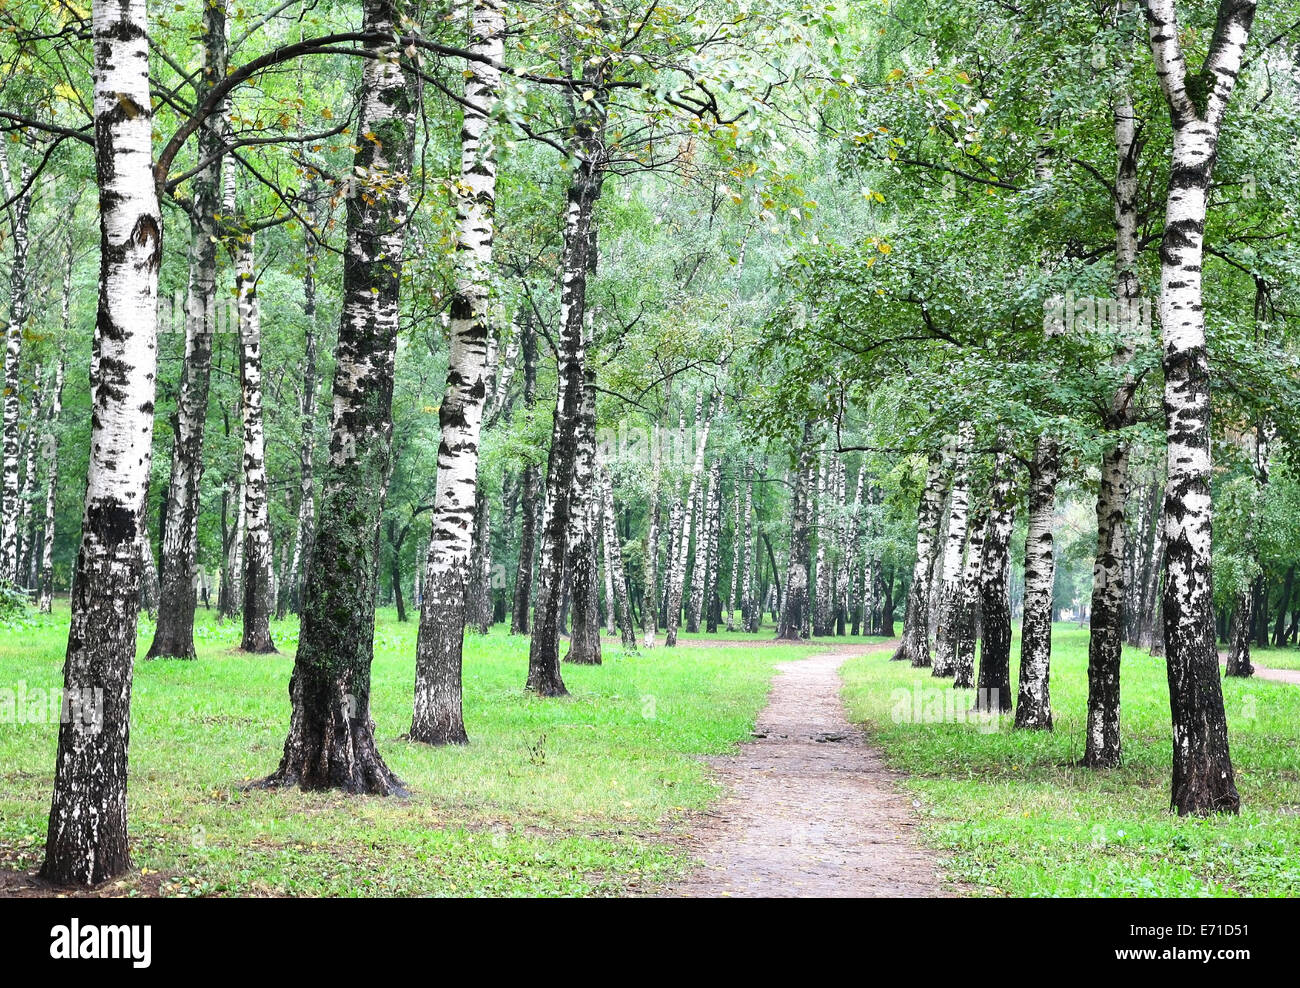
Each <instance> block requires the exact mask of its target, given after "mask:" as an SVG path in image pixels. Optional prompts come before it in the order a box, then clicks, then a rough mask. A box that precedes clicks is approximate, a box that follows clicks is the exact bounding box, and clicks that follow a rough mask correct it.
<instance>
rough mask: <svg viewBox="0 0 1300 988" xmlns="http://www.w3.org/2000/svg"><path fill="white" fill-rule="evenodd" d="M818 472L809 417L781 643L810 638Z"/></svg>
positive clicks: (793, 506) (793, 511)
mask: <svg viewBox="0 0 1300 988" xmlns="http://www.w3.org/2000/svg"><path fill="white" fill-rule="evenodd" d="M816 469H817V451H816V445H815V443H814V424H813V420H812V419H811V418H810V419H808V420H806V421H805V423H804V430H803V441H802V442H801V443H800V445H799V450H798V460H797V462H796V464H795V470H794V494H793V496H792V497H791V499H790V557H789V560H788V561H787V565H786V576H785V596H784V600H782V602H781V611H780V614H781V616H780V619H779V620H778V621H777V628H776V637H777V640H779V641H780V640H790V641H798V640H800V639H804V638H807V637H808V633H807V631H806V630H805V629H806V627H807V624H808V621H809V615H808V570H809V566H810V563H811V553H812V546H811V543H810V539H809V532H808V529H809V516H810V514H811V511H812V509H811V506H810V505H809V501H810V500H811V498H810V494H811V487H812V484H814V483H816V481H815V479H814V478H813V471H815V470H816ZM770 548H771V547H770V545H769V550H770ZM773 569H774V570H775V564H773Z"/></svg>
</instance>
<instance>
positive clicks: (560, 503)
mask: <svg viewBox="0 0 1300 988" xmlns="http://www.w3.org/2000/svg"><path fill="white" fill-rule="evenodd" d="M588 66H589V67H588V68H587V69H586V70H584V71H586V72H590V73H592V76H591V77H590V78H584V85H586V86H588V87H589V90H588V91H590V92H592V93H593V97H592V98H591V99H590V100H584V101H582V104H581V106H578V105H577V103H575V104H574V107H573V114H574V116H573V139H572V146H571V148H570V150H571V153H572V156H573V157H574V158H575V159H576V162H577V163H576V165H575V166H573V167H572V168H571V171H570V174H569V187H568V194H567V202H566V208H565V216H564V251H563V259H562V261H561V268H562V271H563V275H562V284H561V288H560V320H559V323H560V324H559V340H558V354H557V360H558V384H557V389H556V399H555V420H554V424H553V428H552V432H551V449H550V454H549V457H548V460H547V468H546V508H545V513H544V515H543V524H542V550H541V560H540V568H539V570H538V579H537V603H536V606H535V607H534V610H533V625H534V627H533V635H532V641H531V643H530V648H529V653H528V679H527V683H526V685H527V688H528V689H529V690H532V691H533V692H535V693H537V694H538V695H540V696H565V695H567V693H568V690H567V689H565V686H564V680H563V678H562V677H561V676H560V604H561V597H562V590H563V581H564V572H565V566H566V559H567V550H568V541H569V525H570V514H571V512H572V485H573V477H574V468H575V464H576V462H577V457H578V444H577V430H578V418H579V416H580V415H581V413H582V401H583V390H584V384H585V366H586V357H587V354H586V306H587V275H588V272H589V271H590V270H591V268H592V266H593V265H592V261H593V257H592V254H593V252H594V250H595V247H596V240H595V225H594V224H595V213H596V202H597V200H598V199H599V198H600V193H601V189H602V186H603V184H604V176H605V165H606V162H605V160H604V128H605V100H604V97H603V96H601V95H600V92H601V81H602V79H603V71H602V70H601V69H600V68H599V66H593V65H590V63H588Z"/></svg>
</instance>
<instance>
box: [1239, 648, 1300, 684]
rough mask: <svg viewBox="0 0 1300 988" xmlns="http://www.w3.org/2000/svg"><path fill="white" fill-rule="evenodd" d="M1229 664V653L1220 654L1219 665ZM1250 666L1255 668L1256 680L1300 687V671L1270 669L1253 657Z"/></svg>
mask: <svg viewBox="0 0 1300 988" xmlns="http://www.w3.org/2000/svg"><path fill="white" fill-rule="evenodd" d="M1227 664H1228V653H1227V652H1220V653H1219V665H1221V666H1226V665H1227ZM1250 664H1251V665H1252V666H1254V667H1255V678H1257V679H1267V680H1270V681H1271V682H1274V683H1291V684H1292V685H1294V686H1300V669H1270V668H1269V667H1268V666H1262V665H1260V664H1259V660H1258V659H1257V658H1255V657H1254V656H1253V655H1252V656H1251V657H1250Z"/></svg>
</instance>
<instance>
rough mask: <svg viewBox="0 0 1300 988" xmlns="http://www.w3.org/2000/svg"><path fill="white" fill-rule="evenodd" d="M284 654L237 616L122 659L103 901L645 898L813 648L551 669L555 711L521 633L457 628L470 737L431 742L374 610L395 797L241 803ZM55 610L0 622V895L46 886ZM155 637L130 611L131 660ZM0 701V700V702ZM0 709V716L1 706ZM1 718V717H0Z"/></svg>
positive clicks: (253, 774) (732, 648) (389, 614)
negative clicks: (561, 682)
mask: <svg viewBox="0 0 1300 988" xmlns="http://www.w3.org/2000/svg"><path fill="white" fill-rule="evenodd" d="M272 631H273V635H274V638H275V641H276V644H277V645H278V647H279V648H280V650H281V651H280V654H277V655H270V656H256V655H248V654H245V653H242V652H240V651H238V649H237V648H236V645H237V643H238V639H239V625H238V624H237V623H226V624H218V623H217V622H216V621H215V620H214V619H213V616H212V614H211V612H208V611H200V613H199V621H198V624H197V627H196V644H197V647H198V651H199V658H198V661H196V662H182V661H173V660H163V661H144V660H143V659H141V660H140V661H137V663H136V667H135V683H134V689H133V697H132V709H131V766H130V768H131V775H130V794H129V800H130V834H131V852H132V859H133V862H134V864H135V866H136V867H135V870H134V871H133V872H131V873H130V874H128V875H127V876H126V877H125V878H123V879H122V880H121V881H118V882H114V883H112V884H110V885H108V886H106V887H104V888H101V889H100V890H98V893H97V894H100V895H111V896H148V895H165V896H195V895H251V896H278V895H305V896H310V895H331V896H355V895H435V896H437V895H451V896H459V895H467V896H480V895H540V896H554V895H597V896H615V895H643V894H647V893H649V894H655V893H656V892H658V891H659V890H661V889H662V888H664V887H665V886H667V885H669V884H671V883H673V882H676V881H678V880H680V879H681V878H682V877H683V876H684V875H685V874H686V873H687V872H688V871H689V870H690V868H691V867H692V863H691V858H690V854H689V852H688V851H687V850H685V849H684V848H682V847H681V845H680V844H679V843H678V842H676V841H675V840H674V839H673V838H672V835H673V834H674V833H676V832H679V831H680V830H682V829H684V828H685V827H686V826H687V825H688V821H691V820H694V819H695V818H696V817H695V815H696V814H697V813H699V812H701V811H703V810H705V809H706V808H707V807H708V806H710V805H711V804H712V803H713V802H714V801H715V800H716V799H717V798H718V797H719V796H720V795H721V790H720V787H719V785H718V784H717V782H716V781H714V780H713V779H711V778H710V774H709V768H708V765H707V764H706V762H705V761H704V759H705V758H707V757H708V756H713V755H722V754H726V753H728V752H731V751H734V750H735V749H736V746H737V745H738V744H739V743H740V742H741V741H743V740H746V739H748V738H749V737H750V732H751V730H752V729H753V726H754V722H755V719H756V718H757V716H758V714H759V711H760V710H761V709H762V707H763V705H764V703H765V701H766V698H767V695H768V689H769V684H770V682H771V679H772V676H773V673H774V670H775V668H776V666H777V664H778V663H781V662H785V661H788V660H791V659H798V658H802V657H804V656H807V655H811V654H813V653H815V652H817V651H819V649H821V648H824V647H825V646H819V645H817V644H802V645H780V646H773V647H764V648H756V647H754V646H755V644H756V641H757V640H760V638H761V637H767V638H770V637H771V635H772V631H771V630H770V629H765V631H763V632H760V633H759V636H755V639H754V640H752V641H732V642H728V643H721V642H713V641H710V642H709V644H708V647H703V641H701V640H700V639H699V638H698V637H697V636H693V635H685V636H683V639H682V641H681V644H680V645H679V646H678V647H677V648H675V649H666V648H663V647H662V635H661V637H660V643H661V644H660V647H658V648H655V649H653V650H650V651H647V650H644V649H643V650H642V651H641V652H640V653H639V654H637V655H625V654H623V653H622V650H621V649H620V648H619V647H618V646H617V643H613V642H606V645H605V664H604V665H603V666H599V667H586V666H570V665H567V664H566V665H565V666H564V667H563V675H564V679H565V682H566V684H567V685H568V687H569V690H570V693H571V694H572V695H571V696H570V697H568V698H565V699H561V700H541V699H538V698H536V697H533V696H530V695H528V694H526V693H525V692H524V690H523V680H524V676H525V672H526V669H527V666H528V642H527V639H526V638H523V637H519V636H513V637H512V636H510V635H508V634H506V632H505V630H504V628H502V627H501V626H498V627H497V628H495V629H494V630H493V632H492V633H491V634H489V635H487V636H482V635H469V636H467V639H466V652H465V719H466V724H467V727H468V729H469V734H470V739H471V743H470V744H469V745H467V746H465V747H460V748H450V749H448V748H443V749H433V748H428V747H425V746H423V745H416V744H411V743H410V742H407V741H405V740H403V739H402V735H403V734H404V733H405V732H406V731H407V729H408V727H409V726H410V718H411V697H412V691H413V683H414V656H415V637H416V623H415V622H414V621H409V622H406V623H400V622H398V621H397V620H396V619H395V614H394V612H393V611H392V610H391V609H387V608H385V609H381V611H380V614H379V622H378V627H377V629H376V638H375V661H374V667H373V695H372V699H373V706H372V712H373V715H374V719H375V722H376V734H377V739H378V743H379V749H380V752H381V753H382V755H383V757H384V759H385V760H386V761H387V763H388V765H389V766H390V767H391V768H392V769H393V770H394V771H395V772H396V773H397V774H398V776H399V777H401V778H402V779H403V781H404V782H406V784H407V786H408V787H409V788H410V790H411V792H412V796H411V797H410V798H408V799H380V798H356V797H347V796H341V795H339V794H334V793H303V792H299V791H297V790H288V791H267V790H261V789H249V788H247V787H246V786H247V783H248V782H250V781H252V780H256V779H258V778H261V777H263V776H265V775H267V774H268V773H270V772H271V771H273V770H274V769H275V767H276V765H277V764H278V762H279V760H280V754H281V751H282V747H283V744H284V736H285V731H286V729H287V727H288V722H289V704H288V682H289V674H290V672H291V670H292V666H293V651H294V648H295V646H296V643H297V633H298V628H297V621H296V620H293V619H290V620H288V621H284V622H275V623H274V624H273V626H272ZM67 633H68V610H67V603H66V601H59V602H58V606H57V608H56V612H55V614H53V615H51V616H45V617H41V616H35V615H33V616H31V617H30V618H28V619H27V620H25V621H24V622H22V623H21V624H19V625H16V626H10V627H8V628H0V689H3V690H5V691H9V692H8V693H7V695H8V696H9V697H10V701H11V702H12V700H13V698H14V694H16V693H17V692H18V691H19V690H20V689H21V690H22V691H23V692H24V694H25V700H26V703H25V705H24V706H23V710H22V716H21V717H20V718H18V719H19V723H0V895H32V894H50V890H49V889H47V888H44V887H42V886H41V885H40V884H39V883H38V882H37V881H36V880H35V878H34V870H35V868H36V866H37V865H38V864H39V863H40V859H41V856H42V849H43V846H44V841H45V828H46V820H47V817H48V813H49V799H50V790H51V787H52V784H53V768H54V755H55V747H56V744H57V724H56V723H55V722H54V720H55V719H57V718H50V717H49V716H48V705H47V704H43V703H41V702H38V701H37V699H35V698H38V697H40V696H42V695H44V693H43V691H48V690H51V689H53V688H57V687H58V686H60V685H61V681H62V666H63V655H64V649H65V647H66V642H67ZM151 639H152V627H151V623H150V622H149V621H148V620H145V619H142V621H141V630H140V636H139V644H140V653H139V654H140V655H141V656H143V654H144V651H145V650H146V649H147V648H148V645H149V642H150V641H151ZM3 700H4V696H0V701H3ZM2 707H3V703H2V702H0V708H2ZM7 719H8V720H11V721H12V720H14V717H12V716H10V717H8V718H7Z"/></svg>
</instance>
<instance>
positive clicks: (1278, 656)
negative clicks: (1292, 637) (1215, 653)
mask: <svg viewBox="0 0 1300 988" xmlns="http://www.w3.org/2000/svg"><path fill="white" fill-rule="evenodd" d="M1222 647H1224V646H1220V648H1222ZM1250 659H1251V661H1252V662H1257V663H1259V664H1260V665H1262V666H1263V667H1264V668H1265V669H1300V648H1296V647H1295V646H1294V645H1284V646H1283V647H1282V648H1271V647H1270V648H1260V647H1259V646H1258V645H1252V646H1251V648H1250Z"/></svg>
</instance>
